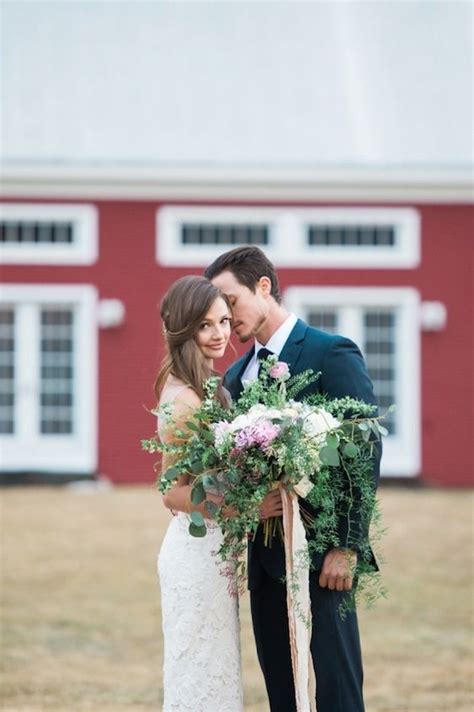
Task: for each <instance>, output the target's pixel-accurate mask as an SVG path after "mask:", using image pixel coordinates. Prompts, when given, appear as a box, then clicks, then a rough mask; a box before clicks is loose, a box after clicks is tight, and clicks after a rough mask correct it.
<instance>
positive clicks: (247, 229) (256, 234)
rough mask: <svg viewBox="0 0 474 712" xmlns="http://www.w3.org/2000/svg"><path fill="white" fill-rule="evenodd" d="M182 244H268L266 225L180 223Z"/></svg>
mask: <svg viewBox="0 0 474 712" xmlns="http://www.w3.org/2000/svg"><path fill="white" fill-rule="evenodd" d="M181 243H182V244H183V245H268V244H269V229H268V225H261V224H256V225H253V224H246V223H245V224H244V223H239V224H234V223H223V224H215V225H209V224H199V223H193V224H191V223H183V224H182V225H181Z"/></svg>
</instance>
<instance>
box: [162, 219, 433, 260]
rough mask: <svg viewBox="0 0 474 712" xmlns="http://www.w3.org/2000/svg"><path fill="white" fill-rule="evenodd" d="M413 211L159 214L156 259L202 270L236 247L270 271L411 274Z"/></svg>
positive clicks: (416, 242)
mask: <svg viewBox="0 0 474 712" xmlns="http://www.w3.org/2000/svg"><path fill="white" fill-rule="evenodd" d="M419 233H420V225H419V216H418V213H417V211H416V210H414V209H412V208H398V207H397V208H378V207H376V208H366V207H352V208H345V207H337V208H333V207H331V208H329V207H323V208H300V207H280V208H278V207H269V206H262V207H248V206H242V207H235V206H232V207H231V206H228V207H227V206H218V207H217V206H163V207H162V208H160V209H159V210H158V211H157V218H156V257H157V260H158V262H160V263H161V264H163V265H169V266H196V267H203V266H205V265H207V264H209V262H212V261H213V260H214V259H215V258H216V257H217V256H218V255H219V254H221V253H222V252H224V251H225V250H227V249H229V248H231V247H233V246H236V245H257V246H259V247H261V248H263V249H264V250H265V254H266V255H267V256H268V257H269V258H270V259H271V260H272V261H273V262H274V264H275V265H276V266H277V267H296V268H298V267H301V268H317V269H327V268H347V269H352V268H354V269H360V268H364V269H366V268H368V269H371V268H386V269H394V268H413V267H416V266H417V265H418V263H419V260H420V239H419Z"/></svg>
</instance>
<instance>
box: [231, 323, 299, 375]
mask: <svg viewBox="0 0 474 712" xmlns="http://www.w3.org/2000/svg"><path fill="white" fill-rule="evenodd" d="M297 321H298V319H297V317H296V316H295V315H294V314H290V315H289V316H288V317H287V318H286V319H285V321H284V322H283V324H282V325H281V326H279V327H278V329H277V330H276V331H275V333H274V334H272V336H271V337H270V338H269V340H268V341H267V343H266V344H265V345H263V344H261V343H260V342H259V341H257V339H255V351H254V353H253V356H252V358H251V359H250V361H249V362H248V364H247V368H246V369H245V371H244V372H243V374H242V379H241V380H242V383H246V382H249V381H255V380H256V379H257V378H258V367H259V363H258V358H257V355H258V352H259V351H260V349H268V350H269V351H271V352H272V353H274V354H276V355H277V356H280V354H281V352H282V351H283V347H284V345H285V344H286V342H287V341H288V337H289V335H290V334H291V332H292V331H293V329H294V327H295V324H296V322H297Z"/></svg>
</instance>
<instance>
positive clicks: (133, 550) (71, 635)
mask: <svg viewBox="0 0 474 712" xmlns="http://www.w3.org/2000/svg"><path fill="white" fill-rule="evenodd" d="M1 497H2V502H3V506H2V544H3V550H4V551H3V556H2V614H1V616H2V642H1V644H2V653H3V655H2V658H3V662H2V665H3V672H2V693H1V699H2V703H3V707H2V709H3V710H4V712H13V711H17V710H28V712H30V711H31V712H38V711H39V710H42V711H45V712H46V711H49V710H61V711H62V712H72V711H75V710H94V711H95V712H122V710H123V711H125V710H128V711H129V712H131V711H132V710H133V711H135V710H136V711H137V712H138V711H140V710H160V709H161V694H162V690H161V684H162V680H161V667H162V641H161V624H160V600H159V588H158V584H157V578H156V573H155V571H156V563H155V562H156V554H157V552H158V549H159V546H160V541H161V539H162V536H163V534H164V531H165V529H166V526H167V523H168V518H169V515H168V513H167V512H165V511H164V509H163V507H162V505H161V502H160V497H159V495H158V494H157V493H156V492H155V491H154V490H153V489H152V488H147V487H135V488H131V487H127V488H125V487H124V488H118V489H115V490H112V491H111V492H103V493H100V494H94V495H85V494H83V495H79V494H76V493H74V492H72V491H70V490H68V489H57V488H49V487H45V488H14V489H5V490H3V491H2V495H1ZM380 499H381V503H382V511H383V517H384V522H385V525H386V527H387V529H388V532H387V535H386V537H385V543H384V546H383V549H384V555H385V559H386V563H385V564H384V566H383V572H384V576H385V581H386V584H387V586H388V589H389V596H388V598H387V600H382V601H380V602H379V604H378V606H377V608H376V609H375V610H372V611H361V612H360V622H361V634H362V645H363V650H364V661H365V696H366V706H367V712H386V711H388V710H390V711H395V710H396V711H397V712H417V711H419V710H425V711H426V712H428V711H429V712H448V711H449V712H468V711H469V712H470V711H471V710H472V709H473V708H474V696H473V695H472V687H470V680H471V679H472V671H473V649H472V648H473V645H472V643H473V625H472V624H473V618H472V558H471V549H472V511H473V510H472V502H473V501H472V495H471V493H470V492H468V491H465V490H464V491H446V490H444V491H440V490H422V489H401V488H400V489H395V488H385V489H382V491H381V496H380ZM197 593H198V592H197ZM241 618H242V650H243V675H244V683H245V701H246V704H245V709H246V712H267V710H268V706H267V703H266V696H265V692H264V687H263V681H262V678H261V674H260V670H259V667H258V663H257V660H256V655H255V651H254V644H253V638H252V631H251V623H250V615H249V609H248V600H247V597H245V598H244V599H243V600H242V606H241ZM183 674H185V671H183ZM198 712H199V711H198ZM347 712H350V710H348V711H347Z"/></svg>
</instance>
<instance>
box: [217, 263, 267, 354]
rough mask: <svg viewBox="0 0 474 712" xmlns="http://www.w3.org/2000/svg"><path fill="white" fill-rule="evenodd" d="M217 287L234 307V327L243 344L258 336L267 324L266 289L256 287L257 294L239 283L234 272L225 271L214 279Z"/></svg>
mask: <svg viewBox="0 0 474 712" xmlns="http://www.w3.org/2000/svg"><path fill="white" fill-rule="evenodd" d="M212 283H213V284H215V285H216V287H218V288H219V289H220V290H221V291H222V292H224V294H226V295H227V297H228V298H229V301H230V304H231V306H232V326H233V330H234V333H235V335H236V336H237V338H238V339H239V341H241V342H242V343H245V342H246V341H248V340H249V339H251V338H253V337H255V336H257V337H258V332H259V331H260V330H261V328H262V326H263V325H264V324H265V322H266V320H267V317H268V311H269V303H268V296H267V295H266V291H267V290H265V288H263V287H261V286H260V284H257V285H256V288H255V292H252V290H251V289H249V288H248V287H246V286H245V285H243V284H240V282H238V281H237V279H236V277H235V276H234V275H233V274H232V272H229V271H225V272H221V273H220V274H218V275H217V276H216V277H213V279H212Z"/></svg>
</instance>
